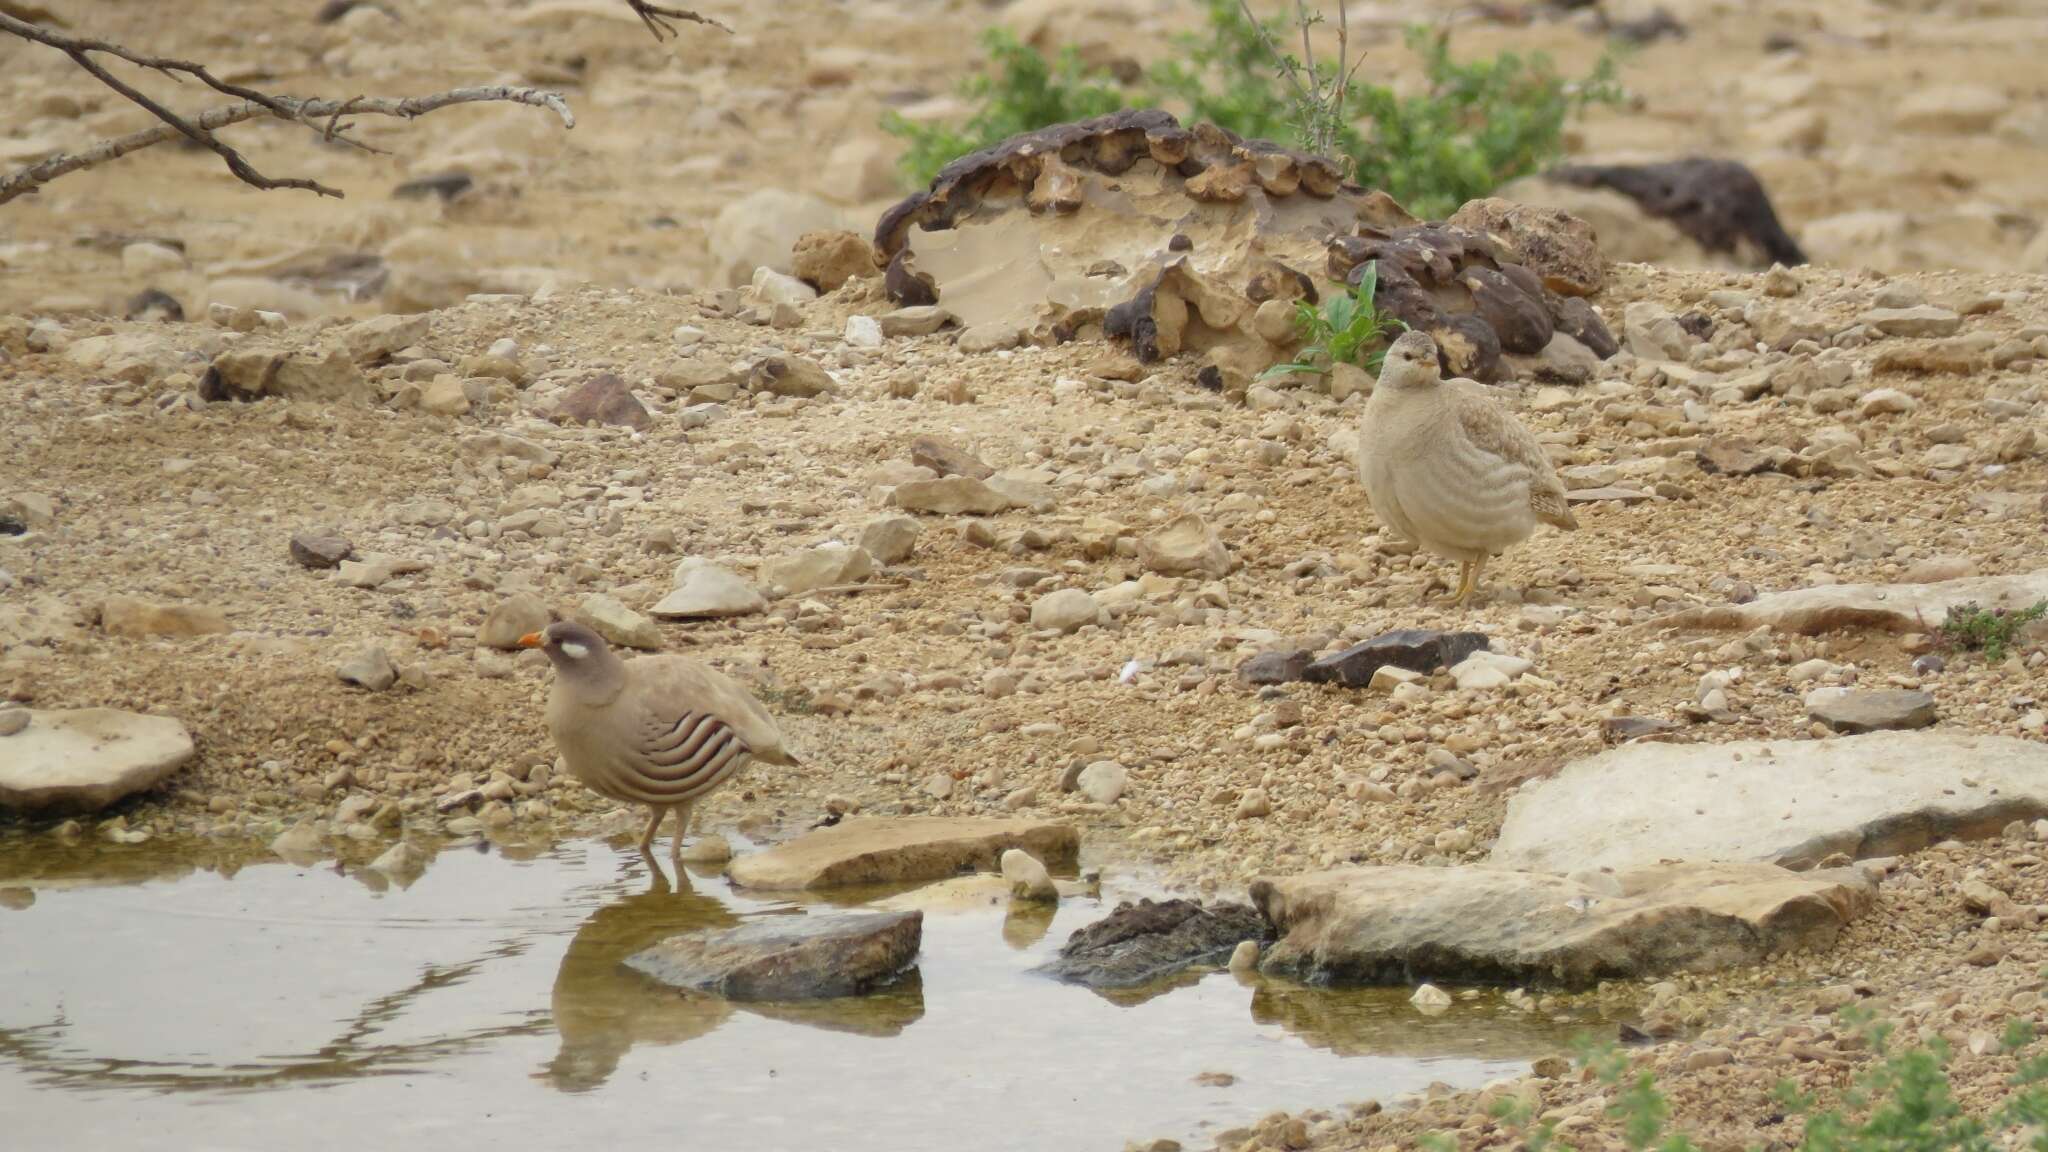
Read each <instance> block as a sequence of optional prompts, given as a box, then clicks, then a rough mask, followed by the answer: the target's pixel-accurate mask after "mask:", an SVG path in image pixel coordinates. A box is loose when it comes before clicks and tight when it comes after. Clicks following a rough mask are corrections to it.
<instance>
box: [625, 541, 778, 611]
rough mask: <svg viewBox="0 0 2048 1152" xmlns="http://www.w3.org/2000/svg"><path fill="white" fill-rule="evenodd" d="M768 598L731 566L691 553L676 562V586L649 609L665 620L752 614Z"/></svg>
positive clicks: (763, 605)
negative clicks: (686, 557) (690, 555)
mask: <svg viewBox="0 0 2048 1152" xmlns="http://www.w3.org/2000/svg"><path fill="white" fill-rule="evenodd" d="M767 608H768V601H767V600H766V599H765V598H764V597H763V596H762V595H761V593H760V592H758V591H756V590H755V588H754V586H753V585H751V584H749V583H747V582H746V581H745V580H744V579H742V578H741V577H740V575H739V574H738V573H736V572H734V571H733V570H732V569H730V568H727V567H725V566H723V565H720V564H713V563H711V562H710V561H708V560H702V559H698V558H696V557H692V558H690V559H688V560H685V561H683V562H682V563H681V564H679V565H677V566H676V574H675V587H674V588H672V589H670V591H669V593H668V595H666V596H663V597H662V598H661V601H660V602H659V603H657V604H656V605H655V606H654V607H653V608H651V609H649V611H651V612H652V613H653V614H654V615H656V616H658V617H660V618H662V619H664V620H698V619H715V618H718V617H725V616H751V615H753V614H754V613H756V612H763V611H766V610H767Z"/></svg>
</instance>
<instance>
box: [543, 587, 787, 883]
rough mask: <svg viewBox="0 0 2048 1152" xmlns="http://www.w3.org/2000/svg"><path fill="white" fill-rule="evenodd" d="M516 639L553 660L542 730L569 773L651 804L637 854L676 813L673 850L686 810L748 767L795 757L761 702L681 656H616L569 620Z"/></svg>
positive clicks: (686, 823)
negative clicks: (551, 685) (664, 820)
mask: <svg viewBox="0 0 2048 1152" xmlns="http://www.w3.org/2000/svg"><path fill="white" fill-rule="evenodd" d="M519 643H520V644H521V645H522V646H524V647H527V648H538V649H540V650H541V651H543V652H545V653H547V656H548V659H549V660H550V661H552V662H553V663H554V666H555V684H554V688H553V690H552V691H551V692H550V693H549V695H548V711H547V718H548V731H549V733H550V734H551V735H553V736H554V738H555V747H556V748H557V749H558V750H559V751H560V752H561V754H562V760H563V761H564V762H565V763H566V764H567V765H568V766H569V771H570V772H572V773H574V774H575V776H576V778H577V779H578V780H581V781H583V783H584V784H585V785H586V786H588V787H589V788H590V790H591V791H593V792H596V793H598V794H599V795H601V796H607V797H610V798H611V799H613V800H620V801H624V802H626V803H629V804H645V805H647V807H648V808H649V809H651V818H650V819H649V820H648V822H647V831H646V833H645V834H644V835H642V836H641V837H640V849H641V851H643V852H645V851H647V850H649V848H650V847H651V846H652V845H653V843H654V835H655V833H656V832H657V831H659V830H660V828H661V821H662V817H664V816H666V815H667V814H668V813H669V812H670V811H674V812H676V813H677V814H678V815H677V821H676V834H675V841H674V844H673V847H672V854H680V853H681V851H682V844H683V835H684V834H685V833H686V832H688V831H689V827H690V809H691V806H692V805H694V804H695V803H696V802H697V801H698V800H699V799H700V798H702V797H703V796H704V795H705V793H707V792H710V791H711V790H712V789H714V788H716V787H718V786H719V785H720V784H723V783H725V782H726V781H727V780H730V779H732V778H733V776H735V775H736V774H738V772H739V771H740V769H742V768H745V767H746V766H747V764H748V763H750V762H752V761H760V762H762V763H766V764H795V763H796V762H797V760H796V757H795V756H793V755H791V754H790V751H789V749H788V747H787V746H786V745H785V744H784V742H783V737H782V731H781V729H779V728H777V727H776V726H775V721H774V720H773V719H772V718H771V717H770V716H769V715H768V712H767V710H766V709H764V708H762V707H761V704H760V702H759V701H757V700H755V699H754V698H753V697H752V696H750V695H748V694H747V690H746V689H744V688H742V687H740V685H739V684H738V683H736V682H735V681H733V679H732V678H731V677H728V676H726V675H725V674H724V673H722V672H719V671H717V670H715V669H712V668H708V667H706V666H704V665H703V664H700V663H698V662H697V661H695V660H691V659H689V658H688V657H684V656H642V657H639V658H637V659H634V660H621V659H619V657H618V655H617V654H616V653H614V652H613V651H612V650H611V648H610V647H608V646H607V645H606V644H605V642H604V639H603V637H601V636H599V635H598V634H597V633H595V632H593V631H591V630H590V629H589V628H586V627H584V626H583V625H581V624H577V623H575V622H573V621H568V620H560V621H556V622H555V623H553V624H550V625H548V626H547V628H546V629H545V630H543V631H540V632H531V633H528V634H527V635H525V636H522V637H520V639H519Z"/></svg>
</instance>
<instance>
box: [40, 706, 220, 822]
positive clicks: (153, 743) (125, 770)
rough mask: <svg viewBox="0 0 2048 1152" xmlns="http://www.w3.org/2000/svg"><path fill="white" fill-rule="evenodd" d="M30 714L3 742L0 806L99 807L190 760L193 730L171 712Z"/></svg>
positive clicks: (84, 809)
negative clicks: (168, 714) (168, 713)
mask: <svg viewBox="0 0 2048 1152" xmlns="http://www.w3.org/2000/svg"><path fill="white" fill-rule="evenodd" d="M15 711H19V710H15ZM27 716H28V725H27V727H26V728H24V729H22V730H21V731H18V732H16V733H15V734H14V735H12V736H8V737H5V743H0V808H6V809H12V810H14V811H17V812H41V811H45V810H48V811H53V812H65V811H73V812H90V811H96V810H98V809H100V808H104V807H106V806H107V805H109V804H112V803H114V802H115V801H117V800H120V799H122V798H123V797H126V796H131V795H133V794H135V793H137V792H142V791H145V790H147V789H149V788H153V787H155V786H156V785H157V784H158V783H159V782H160V781H162V780H163V779H164V778H165V777H167V776H169V775H170V774H171V773H173V772H176V771H177V770H178V769H179V768H181V767H183V766H184V764H185V763H186V761H188V760H190V759H192V754H193V747H192V737H191V735H190V734H189V733H188V732H186V731H185V726H184V725H183V724H181V723H179V722H178V721H176V720H174V719H172V718H170V717H168V716H145V715H142V714H140V713H135V712H121V711H117V710H115V709H111V708H83V709H77V710H72V711H43V710H40V709H30V710H28V711H27Z"/></svg>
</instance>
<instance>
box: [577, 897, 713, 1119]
mask: <svg viewBox="0 0 2048 1152" xmlns="http://www.w3.org/2000/svg"><path fill="white" fill-rule="evenodd" d="M642 866H643V867H645V868H647V869H648V870H649V872H650V874H651V875H650V886H649V888H648V890H647V891H645V892H642V893H640V894H638V895H635V896H625V897H621V898H619V899H616V900H613V901H612V902H611V903H609V904H606V905H605V906H604V907H602V908H599V909H598V910H597V911H596V912H593V913H591V914H590V918H589V919H587V920H585V921H584V922H583V926H582V927H580V928H578V929H577V930H576V935H575V936H574V937H572V938H571V939H570V941H569V948H568V951H566V952H564V953H563V954H562V964H561V967H560V968H558V969H556V971H555V985H554V991H553V994H552V995H551V997H550V999H549V1005H550V1008H551V1009H552V1012H553V1016H554V1024H555V1031H556V1033H557V1034H558V1035H559V1036H560V1037H561V1049H560V1051H559V1052H557V1053H556V1055H555V1058H554V1060H553V1061H551V1062H550V1063H549V1064H548V1067H547V1070H546V1071H545V1072H544V1073H543V1074H542V1075H543V1077H544V1078H545V1079H546V1080H548V1081H549V1082H550V1083H552V1084H553V1085H554V1086H555V1087H557V1088H560V1089H561V1090H563V1091H564V1092H587V1091H589V1090H590V1089H592V1088H595V1087H597V1086H598V1085H600V1084H603V1083H604V1082H605V1080H607V1079H608V1078H610V1076H611V1074H612V1072H613V1071H614V1070H616V1069H617V1068H618V1066H619V1058H620V1057H622V1056H624V1055H625V1054H626V1052H627V1050H628V1049H630V1048H632V1047H633V1045H635V1044H681V1043H683V1042H684V1041H687V1040H695V1039H696V1038H697V1037H699V1036H704V1035H707V1034H709V1033H710V1032H711V1031H712V1030H713V1029H715V1028H717V1027H718V1026H719V1025H720V1024H723V1023H725V1021H726V1018H727V1017H729V1016H731V1015H732V1005H731V1004H729V1003H727V1002H726V1001H724V1000H720V999H717V998H716V997H705V996H686V995H681V994H678V993H676V992H673V991H667V990H664V989H661V988H659V987H658V986H656V985H655V984H653V982H651V981H649V980H648V979H647V978H646V977H644V976H641V975H640V974H639V973H637V972H634V971H632V970H631V969H629V968H627V967H626V966H625V964H624V961H625V959H626V957H628V956H631V955H632V954H633V953H635V952H638V951H641V950H642V949H644V948H649V947H652V946H653V945H655V944H658V943H660V942H661V941H663V940H666V939H668V938H669V937H670V936H676V935H680V934H682V933H684V932H700V931H709V930H712V929H718V928H730V927H732V926H734V925H736V924H738V923H739V922H740V918H739V917H738V916H737V915H735V914H734V913H733V912H732V911H731V910H730V909H728V908H727V907H726V906H725V905H724V904H721V903H719V902H718V901H717V900H716V899H714V898H712V897H710V896H705V895H700V894H698V893H697V892H696V891H694V890H693V886H692V884H691V882H690V876H689V873H687V872H681V873H679V874H678V875H677V877H676V879H677V881H678V884H679V886H672V885H671V884H670V883H669V879H668V876H667V875H666V874H665V873H663V872H662V870H661V865H660V863H659V862H658V861H655V860H653V859H652V858H645V859H643V861H642Z"/></svg>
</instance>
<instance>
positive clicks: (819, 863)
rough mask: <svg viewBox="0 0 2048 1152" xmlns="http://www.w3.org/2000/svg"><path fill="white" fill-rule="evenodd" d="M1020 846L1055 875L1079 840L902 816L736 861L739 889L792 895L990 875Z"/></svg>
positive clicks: (1017, 827)
mask: <svg viewBox="0 0 2048 1152" xmlns="http://www.w3.org/2000/svg"><path fill="white" fill-rule="evenodd" d="M1010 848H1021V849H1023V850H1024V851H1026V852H1029V853H1031V854H1032V855H1033V856H1036V857H1038V859H1040V860H1042V861H1044V862H1045V864H1046V866H1047V867H1049V868H1053V869H1061V868H1072V867H1073V866H1074V864H1075V862H1076V860H1077V859H1078V858H1079V856H1080V851H1081V836H1080V833H1079V832H1078V831H1076V830H1075V829H1074V828H1072V827H1071V826H1069V825H1066V824H1057V823H1053V822H1052V821H1049V820H979V819H974V818H971V817H941V816H901V817H880V818H874V819H855V820H846V821H843V822H841V823H839V824H835V825H833V826H832V827H830V828H820V829H818V830H817V831H815V832H809V833H806V834H804V835H802V836H799V837H797V838H796V839H794V840H791V841H789V842H788V843H786V844H779V845H777V846H775V847H774V848H770V849H768V850H767V851H765V852H756V853H754V854H753V855H750V856H742V857H740V858H739V859H737V860H735V861H733V863H732V867H731V869H730V870H729V871H730V875H731V877H732V881H733V883H735V884H737V885H739V886H740V887H742V888H760V889H767V890H780V891H792V890H797V889H806V888H835V887H843V886H847V885H856V884H901V883H915V882H918V881H924V880H943V879H945V878H947V877H949V876H952V875H954V874H956V873H959V872H992V871H995V870H996V869H997V868H998V867H1000V866H1001V861H1002V855H1003V852H1004V851H1005V850H1007V849H1010Z"/></svg>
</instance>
